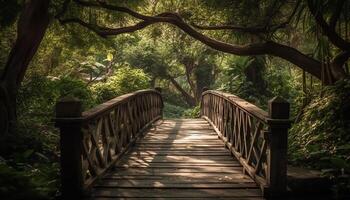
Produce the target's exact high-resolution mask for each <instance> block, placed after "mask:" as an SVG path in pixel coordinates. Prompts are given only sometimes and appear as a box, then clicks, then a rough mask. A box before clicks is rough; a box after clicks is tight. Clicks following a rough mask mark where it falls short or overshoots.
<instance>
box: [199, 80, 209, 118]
mask: <svg viewBox="0 0 350 200" xmlns="http://www.w3.org/2000/svg"><path fill="white" fill-rule="evenodd" d="M207 90H209V88H208V87H203V88H202V93H201V99H200V100H201V102H200V116H203V115H204V109H205V108H204V107H203V103H204V102H203V96H202V95H203V93H204V92H205V91H207Z"/></svg>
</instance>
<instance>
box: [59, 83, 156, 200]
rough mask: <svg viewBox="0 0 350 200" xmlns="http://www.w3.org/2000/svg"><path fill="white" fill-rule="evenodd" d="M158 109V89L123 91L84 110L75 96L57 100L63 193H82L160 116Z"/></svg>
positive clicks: (73, 194) (75, 196)
mask: <svg viewBox="0 0 350 200" xmlns="http://www.w3.org/2000/svg"><path fill="white" fill-rule="evenodd" d="M162 110H163V100H162V96H161V94H160V92H159V90H158V91H157V90H140V91H137V92H134V93H130V94H125V95H122V96H119V97H116V98H114V99H112V100H110V101H107V102H105V103H103V104H100V105H98V106H96V107H95V108H92V109H90V110H88V111H85V112H82V108H81V102H80V101H79V100H76V99H70V98H68V99H67V98H65V99H62V100H61V101H59V102H57V104H56V118H55V123H56V127H58V128H59V129H60V148H61V180H62V181H61V184H62V195H63V197H64V198H65V197H66V198H79V197H81V196H82V195H84V193H85V192H87V191H88V190H89V188H90V187H91V185H92V183H94V182H95V181H96V180H97V179H98V178H99V177H101V176H102V175H103V174H104V173H105V172H106V170H107V169H109V168H110V167H111V166H113V164H114V163H115V162H116V161H117V160H119V158H120V157H121V156H122V155H123V154H124V153H125V152H126V151H127V150H128V149H129V147H130V146H132V145H133V144H134V142H135V141H136V139H137V138H138V137H140V136H141V135H142V133H143V132H144V131H145V130H146V129H147V128H148V127H149V126H150V125H152V123H153V122H155V121H156V120H158V119H160V118H162V113H163V111H162Z"/></svg>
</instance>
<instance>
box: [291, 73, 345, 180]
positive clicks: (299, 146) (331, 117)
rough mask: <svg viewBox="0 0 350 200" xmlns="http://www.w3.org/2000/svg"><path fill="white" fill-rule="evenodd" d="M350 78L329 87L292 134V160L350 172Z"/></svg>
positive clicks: (320, 167)
mask: <svg viewBox="0 0 350 200" xmlns="http://www.w3.org/2000/svg"><path fill="white" fill-rule="evenodd" d="M349 99H350V80H343V81H339V82H337V83H336V84H335V85H334V86H328V87H325V88H324V90H323V95H320V96H318V97H317V98H315V99H313V100H312V101H311V103H310V104H309V105H308V106H307V107H306V108H305V109H304V113H303V116H302V118H301V121H300V122H298V123H296V124H294V125H293V127H292V128H291V130H290V134H289V155H290V158H291V162H293V163H296V164H303V165H309V166H312V167H315V168H319V169H327V170H326V171H329V170H331V171H334V172H335V173H338V174H341V173H344V172H345V173H350V156H349V155H350V117H349V112H350V105H349Z"/></svg>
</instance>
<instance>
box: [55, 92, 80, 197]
mask: <svg viewBox="0 0 350 200" xmlns="http://www.w3.org/2000/svg"><path fill="white" fill-rule="evenodd" d="M81 116H82V103H81V101H79V100H78V99H75V98H69V97H66V98H62V99H60V100H59V101H58V102H57V103H56V127H58V128H59V129H60V149H61V192H62V197H63V199H77V198H79V197H81V195H82V192H83V191H82V190H83V183H84V181H83V175H82V138H83V136H82V131H81V123H80V122H79V120H74V118H75V119H77V118H80V117H81Z"/></svg>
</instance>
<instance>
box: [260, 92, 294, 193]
mask: <svg viewBox="0 0 350 200" xmlns="http://www.w3.org/2000/svg"><path fill="white" fill-rule="evenodd" d="M268 106H269V118H270V120H269V121H268V124H269V131H268V133H269V137H268V145H267V177H266V178H267V187H268V188H266V189H267V191H264V195H266V196H280V195H283V194H285V192H286V189H287V138H288V128H289V127H290V121H289V103H288V102H287V101H286V100H284V99H282V98H281V97H275V98H273V99H271V100H270V101H269V102H268Z"/></svg>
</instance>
